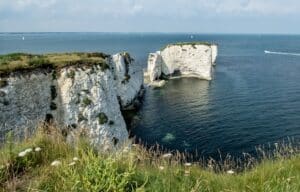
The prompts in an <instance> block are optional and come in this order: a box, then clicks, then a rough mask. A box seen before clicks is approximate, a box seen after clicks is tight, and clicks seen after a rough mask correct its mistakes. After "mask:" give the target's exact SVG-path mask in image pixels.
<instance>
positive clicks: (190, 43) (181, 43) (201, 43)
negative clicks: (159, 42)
mask: <svg viewBox="0 0 300 192" xmlns="http://www.w3.org/2000/svg"><path fill="white" fill-rule="evenodd" d="M184 45H191V46H193V47H195V46H196V45H207V46H212V45H214V44H213V43H209V42H204V41H203V42H202V41H193V42H177V43H171V44H168V45H166V46H165V47H163V48H162V49H161V50H164V49H165V48H167V47H170V46H184Z"/></svg>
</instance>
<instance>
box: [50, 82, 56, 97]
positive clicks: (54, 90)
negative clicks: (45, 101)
mask: <svg viewBox="0 0 300 192" xmlns="http://www.w3.org/2000/svg"><path fill="white" fill-rule="evenodd" d="M50 92H51V99H52V100H54V99H55V98H56V97H57V92H56V88H55V86H54V85H51V86H50Z"/></svg>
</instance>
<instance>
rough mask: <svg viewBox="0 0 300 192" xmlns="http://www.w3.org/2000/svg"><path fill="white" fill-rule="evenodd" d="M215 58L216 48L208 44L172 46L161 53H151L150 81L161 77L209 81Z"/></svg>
mask: <svg viewBox="0 0 300 192" xmlns="http://www.w3.org/2000/svg"><path fill="white" fill-rule="evenodd" d="M216 57H217V46H216V45H210V44H174V45H168V46H167V47H166V48H164V49H163V50H162V51H158V52H156V53H151V54H150V55H149V58H148V74H149V76H150V81H155V80H158V79H159V78H160V77H161V76H162V75H166V76H169V75H173V74H175V73H178V75H183V76H184V75H186V76H194V77H198V78H201V79H206V80H211V78H212V74H211V71H212V65H214V64H215V62H216Z"/></svg>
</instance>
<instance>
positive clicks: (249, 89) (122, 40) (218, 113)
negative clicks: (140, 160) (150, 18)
mask: <svg viewBox="0 0 300 192" xmlns="http://www.w3.org/2000/svg"><path fill="white" fill-rule="evenodd" d="M23 37H24V40H22V38H23ZM178 41H209V42H214V43H218V44H219V57H218V59H217V66H216V67H215V69H214V72H213V74H214V78H213V80H212V81H210V82H208V81H203V80H199V79H193V78H190V79H187V78H184V79H176V80H171V81H169V82H168V83H167V85H166V87H165V88H163V89H154V90H152V89H149V90H147V92H146V95H145V100H144V105H143V107H142V109H141V111H140V112H139V114H138V116H139V119H140V120H139V121H138V122H137V124H136V126H135V127H134V128H133V129H132V130H131V134H132V135H134V136H136V137H137V138H140V139H141V140H142V141H143V142H145V143H147V144H149V145H152V144H156V143H158V144H160V145H163V146H164V147H165V148H167V149H170V150H176V149H178V150H181V151H188V152H195V151H197V152H198V153H199V154H201V155H204V156H213V157H215V156H217V154H218V150H219V151H221V152H222V153H224V154H226V153H230V154H232V155H239V154H241V153H242V152H249V153H253V152H254V150H255V146H257V145H260V144H268V143H275V142H280V141H282V140H283V139H286V138H287V137H291V138H294V139H296V140H297V139H300V56H299V55H297V54H298V53H300V36H280V35H276V36H275V35H200V34H199V35H197V34H193V39H191V35H190V34H108V33H26V34H22V33H10V34H7V33H0V53H1V54H3V53H10V52H35V53H44V52H66V51H103V52H106V53H116V52H119V51H124V50H126V51H129V52H130V53H131V54H132V55H133V56H134V57H135V58H136V61H137V62H139V65H141V66H143V67H146V60H147V56H148V53H149V52H153V51H156V50H158V49H160V47H162V46H163V45H165V44H167V43H172V42H178ZM265 50H268V51H270V52H283V53H295V54H294V55H293V54H280V53H279V54H265V52H264V51H265Z"/></svg>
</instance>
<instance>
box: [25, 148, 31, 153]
mask: <svg viewBox="0 0 300 192" xmlns="http://www.w3.org/2000/svg"><path fill="white" fill-rule="evenodd" d="M24 152H25V153H30V152H32V148H28V149H26V150H25V151H24Z"/></svg>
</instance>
